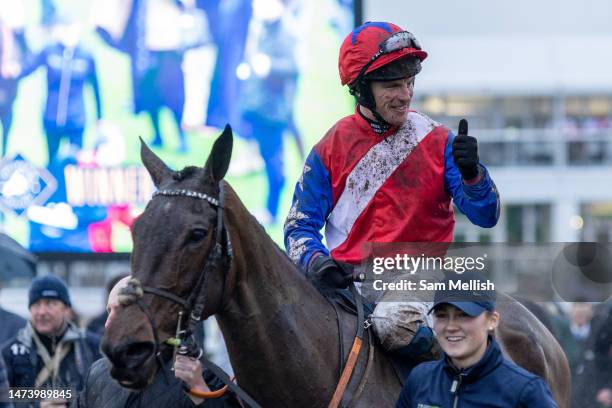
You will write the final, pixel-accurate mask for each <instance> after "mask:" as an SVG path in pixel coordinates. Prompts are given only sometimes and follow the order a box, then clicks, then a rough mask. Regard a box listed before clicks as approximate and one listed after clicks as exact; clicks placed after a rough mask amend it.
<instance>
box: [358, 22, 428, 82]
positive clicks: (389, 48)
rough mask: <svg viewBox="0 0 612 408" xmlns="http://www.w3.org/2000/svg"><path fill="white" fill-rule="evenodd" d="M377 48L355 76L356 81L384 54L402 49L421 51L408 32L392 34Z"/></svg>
mask: <svg viewBox="0 0 612 408" xmlns="http://www.w3.org/2000/svg"><path fill="white" fill-rule="evenodd" d="M378 47H379V48H378V52H377V53H376V54H374V55H373V56H372V58H371V59H370V60H369V61H368V63H367V64H365V65H364V66H363V68H361V71H359V75H357V79H360V78H362V77H363V75H364V74H365V73H366V71H367V70H368V68H370V66H371V65H372V64H373V63H374V62H375V61H376V60H377V59H378V58H380V57H381V56H382V55H384V54H389V53H391V52H393V51H399V50H401V49H404V48H414V49H417V50H421V44H419V42H418V40H417V39H416V37H415V36H414V34H412V33H411V32H409V31H398V32H397V33H393V34H392V35H391V36H389V37H388V38H386V39H385V40H384V41H382V42H381V43H380V45H379V46H378Z"/></svg>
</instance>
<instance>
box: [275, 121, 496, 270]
mask: <svg viewBox="0 0 612 408" xmlns="http://www.w3.org/2000/svg"><path fill="white" fill-rule="evenodd" d="M453 138H454V135H453V134H452V132H450V131H449V129H448V128H446V127H444V126H441V125H440V124H438V123H436V122H434V121H433V120H432V119H430V118H428V117H427V116H425V115H423V114H421V113H419V112H416V111H411V112H410V113H409V115H408V120H407V121H406V122H405V123H404V124H403V125H402V126H400V127H391V128H390V129H389V130H388V131H386V132H385V133H383V134H382V135H378V134H376V132H375V131H374V130H373V129H372V127H371V126H370V125H369V124H368V123H367V121H366V120H365V119H364V118H363V117H362V116H361V115H359V113H358V112H356V113H354V114H353V115H350V116H347V117H345V118H343V119H341V120H340V121H338V122H337V123H336V124H335V125H334V126H333V127H332V128H331V129H330V130H329V131H328V132H327V134H326V135H325V137H324V138H323V139H322V140H321V141H320V142H319V143H317V145H315V147H314V148H313V149H312V151H311V153H310V155H309V156H308V158H307V159H306V164H305V166H304V172H303V174H302V175H301V177H300V179H299V181H298V183H297V184H296V187H295V193H294V196H293V205H292V208H291V210H290V213H289V216H288V217H287V221H286V223H285V230H284V233H285V246H286V247H287V252H288V253H290V254H291V255H292V260H293V261H294V262H296V263H297V264H299V265H300V266H301V267H302V268H305V266H306V265H307V264H308V261H309V260H310V257H311V256H312V254H313V253H315V252H322V253H324V254H328V253H329V251H331V256H332V257H333V258H334V259H337V260H340V261H344V262H350V263H353V264H356V263H359V262H361V261H362V260H363V259H365V258H366V257H367V256H368V254H366V253H363V248H364V244H366V243H370V242H377V243H382V242H450V241H452V237H453V229H454V223H455V221H454V215H453V207H452V202H453V201H454V203H455V204H456V205H457V207H458V208H459V209H460V210H461V211H462V212H463V213H464V214H466V216H467V217H468V218H469V219H470V220H471V221H472V222H473V223H474V224H476V225H479V226H482V227H491V226H493V225H495V223H496V222H497V219H498V218H499V209H498V201H499V197H498V194H497V190H496V188H495V185H494V183H493V181H492V180H491V178H490V177H489V174H488V172H487V170H486V168H484V166H482V165H480V166H481V176H482V177H481V179H480V181H479V182H478V183H477V184H474V185H470V186H468V185H465V184H464V183H463V181H462V179H461V175H460V173H459V170H458V169H457V167H456V166H455V164H454V162H453V158H452V140H453ZM323 226H325V238H326V241H327V246H328V248H329V251H328V249H327V248H326V247H325V246H324V244H323V239H322V235H321V233H320V230H321V229H322V228H323Z"/></svg>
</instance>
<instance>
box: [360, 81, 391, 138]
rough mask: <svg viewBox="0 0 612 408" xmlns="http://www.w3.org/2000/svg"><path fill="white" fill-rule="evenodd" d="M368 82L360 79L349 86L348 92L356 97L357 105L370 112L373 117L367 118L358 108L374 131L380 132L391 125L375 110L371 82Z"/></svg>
mask: <svg viewBox="0 0 612 408" xmlns="http://www.w3.org/2000/svg"><path fill="white" fill-rule="evenodd" d="M368 82H369V81H365V80H360V81H359V83H357V84H356V85H355V86H354V87H351V88H350V92H351V94H353V95H354V96H355V97H356V98H357V103H358V104H359V105H361V106H363V107H364V108H367V109H368V110H369V111H370V112H372V115H374V119H372V118H368V117H367V116H365V115H364V114H363V112H361V110H360V113H361V115H362V116H363V117H364V118H366V119H367V121H368V122H369V123H370V126H372V128H373V129H374V131H375V132H376V133H379V134H382V133H384V132H386V131H387V129H389V128H390V127H391V124H390V123H389V122H387V121H386V120H385V119H384V118H383V117H382V115H381V114H380V113H378V111H377V110H376V101H375V100H374V95H372V88H370V86H371V84H370V83H368Z"/></svg>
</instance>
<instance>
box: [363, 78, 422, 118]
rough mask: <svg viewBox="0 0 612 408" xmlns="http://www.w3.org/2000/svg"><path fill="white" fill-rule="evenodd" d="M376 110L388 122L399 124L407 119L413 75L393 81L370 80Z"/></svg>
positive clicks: (412, 90)
mask: <svg viewBox="0 0 612 408" xmlns="http://www.w3.org/2000/svg"><path fill="white" fill-rule="evenodd" d="M371 86H372V94H373V95H374V101H375V102H376V111H377V112H378V113H379V114H380V116H382V117H383V119H384V120H386V121H387V122H388V123H390V124H391V125H394V126H401V125H402V124H403V123H404V122H406V120H407V119H408V109H409V108H410V102H411V101H412V95H413V94H414V77H410V78H402V79H396V80H394V81H372V85H371Z"/></svg>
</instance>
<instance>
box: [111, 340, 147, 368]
mask: <svg viewBox="0 0 612 408" xmlns="http://www.w3.org/2000/svg"><path fill="white" fill-rule="evenodd" d="M154 352H155V344H153V343H152V342H150V341H140V342H134V343H128V344H123V345H121V346H119V347H117V348H116V349H115V350H113V352H112V353H110V354H108V353H107V355H108V357H109V359H110V360H111V361H112V362H113V364H114V365H115V366H120V367H121V366H122V367H138V366H140V365H141V364H143V363H144V362H145V361H147V359H148V358H149V357H151V356H152V355H153V353H154Z"/></svg>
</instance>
